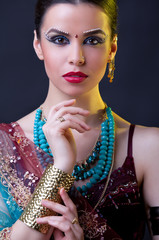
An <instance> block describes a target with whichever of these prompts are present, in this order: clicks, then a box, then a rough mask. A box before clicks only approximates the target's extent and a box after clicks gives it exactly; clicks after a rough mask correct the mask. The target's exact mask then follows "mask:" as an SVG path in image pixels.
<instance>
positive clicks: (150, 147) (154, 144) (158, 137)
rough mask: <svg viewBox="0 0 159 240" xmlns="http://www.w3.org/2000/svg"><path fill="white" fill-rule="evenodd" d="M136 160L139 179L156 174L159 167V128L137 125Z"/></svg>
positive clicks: (135, 136) (134, 146)
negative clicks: (155, 170)
mask: <svg viewBox="0 0 159 240" xmlns="http://www.w3.org/2000/svg"><path fill="white" fill-rule="evenodd" d="M133 149H134V151H133V153H134V162H135V165H136V172H137V176H138V180H139V181H140V182H143V179H144V178H145V177H147V175H149V176H150V175H151V174H154V168H155V167H157V168H158V167H159V166H158V164H159V128H155V127H144V126H138V125H137V126H136V127H135V132H134V139H133Z"/></svg>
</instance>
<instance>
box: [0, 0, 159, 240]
mask: <svg viewBox="0 0 159 240" xmlns="http://www.w3.org/2000/svg"><path fill="white" fill-rule="evenodd" d="M35 2H36V0H31V1H26V0H25V1H24V0H14V1H11V0H10V1H6V0H1V2H0V83H1V84H0V122H11V121H16V120H17V119H19V118H21V117H22V116H24V115H26V114H27V113H29V112H31V111H32V110H34V109H35V108H37V107H38V106H39V105H40V104H41V103H42V102H43V101H44V99H45V97H46V94H47V89H48V80H47V77H46V74H45V72H44V68H43V62H41V61H39V60H38V59H37V57H36V55H35V53H34V50H33V47H32V40H33V29H34V5H35ZM118 2H119V3H118V5H119V26H118V29H119V34H118V37H119V41H118V53H117V56H116V71H115V80H114V83H113V84H109V83H108V79H107V78H104V79H103V81H102V83H101V92H102V96H103V98H104V100H105V101H106V102H107V104H108V105H109V106H111V108H112V110H113V111H115V112H116V113H117V114H119V115H120V116H121V117H123V118H125V119H126V120H128V121H130V122H132V123H135V124H140V125H145V126H156V127H159V107H158V92H159V81H158V70H159V45H158V41H159V13H158V12H159V1H158V0H151V1H150V0H120V1H118ZM145 239H149V238H148V237H147V238H145Z"/></svg>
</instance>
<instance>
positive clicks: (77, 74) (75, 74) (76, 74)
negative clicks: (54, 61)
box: [63, 72, 88, 78]
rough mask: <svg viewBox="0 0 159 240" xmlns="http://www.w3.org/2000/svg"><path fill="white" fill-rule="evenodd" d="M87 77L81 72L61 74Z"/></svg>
mask: <svg viewBox="0 0 159 240" xmlns="http://www.w3.org/2000/svg"><path fill="white" fill-rule="evenodd" d="M76 76H78V77H85V78H86V77H88V76H87V75H86V74H84V73H83V72H68V73H66V74H64V75H63V77H74V78H75V77H76Z"/></svg>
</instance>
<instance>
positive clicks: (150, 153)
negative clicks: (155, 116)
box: [115, 116, 159, 185]
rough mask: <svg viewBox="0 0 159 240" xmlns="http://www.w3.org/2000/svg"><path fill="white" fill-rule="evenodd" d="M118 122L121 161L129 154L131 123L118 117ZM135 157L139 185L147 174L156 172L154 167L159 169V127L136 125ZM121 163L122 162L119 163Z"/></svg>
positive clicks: (118, 149)
mask: <svg viewBox="0 0 159 240" xmlns="http://www.w3.org/2000/svg"><path fill="white" fill-rule="evenodd" d="M115 118H116V123H117V129H118V130H117V153H118V159H120V155H121V161H122V159H123V152H124V155H125V154H127V152H126V151H127V144H128V135H129V127H130V123H129V122H127V121H125V120H124V119H122V118H120V117H118V116H117V117H116V116H115ZM133 157H134V163H135V170H136V176H137V180H138V183H139V185H141V183H142V182H143V180H144V178H145V177H147V175H149V176H150V175H151V176H152V174H154V168H156V169H159V128H156V127H145V126H140V125H136V126H135V131H134V135H133ZM119 164H121V162H120V163H119Z"/></svg>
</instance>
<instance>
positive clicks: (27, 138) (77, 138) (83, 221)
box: [0, 0, 159, 240]
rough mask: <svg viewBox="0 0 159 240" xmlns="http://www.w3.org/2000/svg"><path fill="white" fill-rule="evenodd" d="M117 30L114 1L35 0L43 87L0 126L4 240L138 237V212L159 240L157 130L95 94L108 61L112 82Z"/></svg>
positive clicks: (36, 45) (140, 224) (141, 226)
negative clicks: (30, 104)
mask: <svg viewBox="0 0 159 240" xmlns="http://www.w3.org/2000/svg"><path fill="white" fill-rule="evenodd" d="M116 25H117V5H116V1H115V0H114V1H113V0H103V1H102V0H101V1H96V0H92V1H82V0H78V1H77V0H72V1H69V0H63V1H60V0H59V1H58V0H57V1H56V0H38V2H37V5H36V16H35V26H36V28H35V32H34V49H35V51H36V54H37V56H38V58H39V59H40V60H43V61H44V65H45V70H46V73H47V76H48V78H49V91H48V95H47V98H46V100H45V102H44V103H43V104H42V106H40V107H39V109H37V110H35V111H34V112H32V113H30V114H29V115H27V116H25V117H24V118H22V119H20V120H18V121H17V122H15V123H11V124H1V126H0V129H1V131H0V138H1V140H0V154H1V160H0V161H1V165H0V176H1V188H0V191H1V193H0V197H1V202H0V203H1V204H0V207H1V208H0V209H1V211H0V214H1V216H2V217H1V220H0V225H1V232H0V237H1V239H12V240H14V239H16V240H19V239H23V240H25V239H32V240H36V239H38V240H47V239H50V238H53V239H55V240H58V239H71V240H82V239H129V240H130V239H142V237H143V233H144V223H145V219H146V217H145V212H146V213H147V217H148V219H149V221H150V230H151V234H152V238H153V239H154V240H157V239H159V225H158V220H157V219H158V217H159V215H158V212H159V208H158V206H159V193H158V184H157V182H158V181H159V175H158V169H159V161H158V149H159V131H158V129H155V128H145V127H141V126H134V125H131V124H130V123H128V122H127V121H125V120H124V119H121V118H120V117H119V116H117V115H116V114H115V113H112V112H111V109H110V108H109V106H107V105H106V103H105V102H103V100H102V98H101V95H100V92H99V83H100V81H101V79H102V78H103V76H104V74H105V70H106V67H107V63H109V75H110V76H109V77H110V80H111V81H112V78H113V71H114V58H115V54H116V51H117V35H116ZM47 165H48V167H47ZM46 167H47V168H46ZM44 170H45V172H44ZM71 175H73V176H74V178H73V177H72V176H71ZM40 179H41V180H40ZM39 180H40V181H39ZM73 181H74V183H73ZM38 182H39V185H38V186H37V183H38ZM71 184H73V187H72V188H71V189H70V191H69V193H68V194H67V193H66V191H65V190H67V191H68V190H69V188H70V186H71ZM36 186H37V188H36V189H35V187H36ZM64 188H65V190H64ZM59 196H60V197H59ZM60 198H61V199H62V201H63V202H62V203H61V202H60ZM55 213H56V214H57V215H56V216H55ZM21 214H22V215H21Z"/></svg>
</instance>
